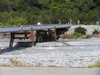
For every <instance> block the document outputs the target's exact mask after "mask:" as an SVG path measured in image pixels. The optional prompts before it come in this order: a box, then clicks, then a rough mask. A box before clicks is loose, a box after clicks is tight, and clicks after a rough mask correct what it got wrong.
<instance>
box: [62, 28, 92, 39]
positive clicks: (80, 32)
mask: <svg viewBox="0 0 100 75" xmlns="http://www.w3.org/2000/svg"><path fill="white" fill-rule="evenodd" d="M86 31H87V30H86V29H85V28H83V27H77V28H75V30H74V33H72V34H67V33H65V34H63V36H62V38H63V39H78V38H80V39H81V38H84V39H88V38H91V37H92V36H91V35H86Z"/></svg>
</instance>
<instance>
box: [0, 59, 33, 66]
mask: <svg viewBox="0 0 100 75" xmlns="http://www.w3.org/2000/svg"><path fill="white" fill-rule="evenodd" d="M10 62H11V65H4V64H2V65H0V67H32V65H26V64H25V63H22V62H21V61H16V60H12V59H10Z"/></svg>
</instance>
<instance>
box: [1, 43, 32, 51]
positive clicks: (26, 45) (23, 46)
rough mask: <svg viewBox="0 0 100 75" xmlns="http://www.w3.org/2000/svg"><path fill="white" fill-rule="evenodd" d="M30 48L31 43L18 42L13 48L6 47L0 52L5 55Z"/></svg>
mask: <svg viewBox="0 0 100 75" xmlns="http://www.w3.org/2000/svg"><path fill="white" fill-rule="evenodd" d="M32 46H33V45H32V42H18V43H17V44H16V45H15V46H14V47H7V48H4V49H2V50H1V51H2V53H7V52H12V51H17V50H22V49H26V48H29V47H32Z"/></svg>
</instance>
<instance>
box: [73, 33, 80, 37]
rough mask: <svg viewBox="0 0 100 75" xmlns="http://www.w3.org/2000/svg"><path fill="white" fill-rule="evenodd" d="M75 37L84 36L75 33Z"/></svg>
mask: <svg viewBox="0 0 100 75" xmlns="http://www.w3.org/2000/svg"><path fill="white" fill-rule="evenodd" d="M74 35H75V36H77V37H80V36H82V34H81V33H74Z"/></svg>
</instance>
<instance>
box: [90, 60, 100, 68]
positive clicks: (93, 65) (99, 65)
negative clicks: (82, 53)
mask: <svg viewBox="0 0 100 75" xmlns="http://www.w3.org/2000/svg"><path fill="white" fill-rule="evenodd" d="M94 67H100V61H99V60H98V61H96V62H95V63H94V64H92V65H89V66H88V68H94Z"/></svg>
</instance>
